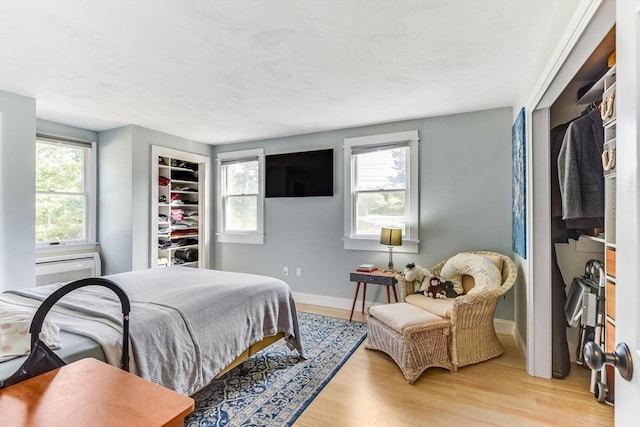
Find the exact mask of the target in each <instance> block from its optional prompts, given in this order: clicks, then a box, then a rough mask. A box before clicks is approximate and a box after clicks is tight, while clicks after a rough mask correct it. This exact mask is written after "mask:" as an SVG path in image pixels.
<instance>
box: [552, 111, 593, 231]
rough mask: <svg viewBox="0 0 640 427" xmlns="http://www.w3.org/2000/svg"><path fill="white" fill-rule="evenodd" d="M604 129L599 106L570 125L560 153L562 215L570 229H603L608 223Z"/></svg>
mask: <svg viewBox="0 0 640 427" xmlns="http://www.w3.org/2000/svg"><path fill="white" fill-rule="evenodd" d="M603 143H604V131H603V127H602V118H601V117H600V112H599V111H598V110H597V109H591V110H590V111H589V112H587V113H586V114H585V115H584V116H582V117H580V118H578V119H576V120H574V121H573V122H571V123H570V124H569V126H568V127H567V131H566V132H565V135H564V139H563V141H562V147H561V148H560V153H559V154H558V180H559V183H560V193H561V198H562V218H563V219H564V220H566V221H567V227H568V228H601V227H602V226H603V225H604V174H603V169H602V161H601V154H602V146H603Z"/></svg>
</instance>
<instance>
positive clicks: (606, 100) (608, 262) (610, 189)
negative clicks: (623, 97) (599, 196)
mask: <svg viewBox="0 0 640 427" xmlns="http://www.w3.org/2000/svg"><path fill="white" fill-rule="evenodd" d="M615 94H616V66H615V65H613V66H612V67H611V68H610V69H609V71H607V73H606V74H605V76H604V91H603V94H602V106H603V107H602V111H603V113H602V117H603V121H602V125H603V126H604V147H603V162H602V163H603V168H604V169H605V170H604V174H605V179H604V183H605V187H604V188H605V235H604V240H605V242H604V247H605V259H604V268H605V274H606V291H605V300H606V305H605V307H606V308H605V314H606V317H605V318H606V322H605V351H606V352H607V353H611V352H613V351H614V350H615V347H616V333H615V328H616V321H615V319H616V307H615V303H616V292H615V291H616V169H615V150H616V108H615V105H616V103H615ZM605 153H606V154H605ZM606 370H607V372H606V378H607V386H608V389H609V390H608V392H607V401H613V396H614V394H613V391H614V390H613V388H614V387H613V379H614V378H615V375H614V369H613V368H612V367H611V366H610V365H606Z"/></svg>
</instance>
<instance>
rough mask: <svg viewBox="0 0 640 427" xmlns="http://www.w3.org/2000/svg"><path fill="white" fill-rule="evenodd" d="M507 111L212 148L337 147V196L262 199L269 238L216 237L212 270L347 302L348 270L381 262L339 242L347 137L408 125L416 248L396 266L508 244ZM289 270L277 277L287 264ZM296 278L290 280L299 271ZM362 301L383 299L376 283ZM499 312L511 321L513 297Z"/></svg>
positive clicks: (505, 249) (380, 256)
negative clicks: (415, 138)
mask: <svg viewBox="0 0 640 427" xmlns="http://www.w3.org/2000/svg"><path fill="white" fill-rule="evenodd" d="M511 121H512V111H511V108H502V109H494V110H487V111H478V112H471V113H463V114H455V115H449V116H441V117H433V118H425V119H417V120H408V121H402V122H395V123H387V124H380V125H372V126H365V127H359V128H350V129H342V130H336V131H331V132H321V133H314V134H307V135H300V136H293V137H286V138H274V139H268V140H263V141H253V142H250V143H242V144H229V145H222V146H216V147H215V150H216V153H217V152H225V151H236V150H241V149H249V148H257V147H263V148H264V149H265V154H267V155H268V154H277V153H284V152H291V151H303V150H312V149H321V148H333V149H334V152H335V194H334V196H333V197H307V198H283V199H279V198H277V199H266V201H265V244H264V245H243V244H232V243H218V244H216V251H215V263H214V264H213V265H214V266H215V268H217V269H222V270H230V271H241V272H249V273H255V274H265V275H269V276H275V277H279V278H281V279H283V280H285V281H286V282H287V283H289V285H290V286H291V288H292V290H293V291H294V292H300V293H308V294H315V295H322V296H329V297H337V298H345V299H351V298H353V292H354V284H353V283H351V282H349V272H350V271H351V270H352V269H353V268H354V267H355V266H357V265H359V264H362V263H374V264H376V265H378V266H386V264H387V260H388V255H387V252H386V248H384V247H381V251H380V252H368V251H349V250H345V249H344V247H343V241H342V237H343V235H344V230H343V215H344V213H343V210H344V191H343V183H344V176H343V162H344V155H343V150H342V145H343V140H344V138H347V137H356V136H366V135H375V134H382V133H389V132H400V131H407V130H415V129H417V130H418V131H419V135H420V166H419V167H420V241H421V243H420V249H419V253H418V254H406V253H394V264H395V265H396V267H398V266H403V265H405V264H406V263H408V262H416V263H417V264H419V265H422V266H424V267H430V266H432V265H434V264H436V263H437V262H439V261H440V260H442V259H444V258H446V257H449V256H451V255H454V254H455V253H457V252H459V251H466V250H491V251H496V252H501V253H504V254H506V255H508V256H513V252H512V250H511ZM284 266H287V267H289V276H286V277H285V276H283V267H284ZM298 267H300V268H301V269H302V277H297V276H296V274H295V273H296V268H298ZM367 295H368V297H367V299H372V300H373V299H375V300H378V301H384V300H385V298H386V297H385V296H384V293H383V290H382V289H380V287H376V286H370V287H369V289H368V290H367ZM496 317H497V318H501V319H507V320H513V293H512V292H511V293H509V294H508V295H507V296H506V298H505V299H504V300H503V301H501V302H500V303H499V305H498V309H497V312H496Z"/></svg>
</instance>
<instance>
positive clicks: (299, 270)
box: [296, 267, 302, 277]
mask: <svg viewBox="0 0 640 427" xmlns="http://www.w3.org/2000/svg"><path fill="white" fill-rule="evenodd" d="M296 276H298V277H302V268H300V267H298V268H296Z"/></svg>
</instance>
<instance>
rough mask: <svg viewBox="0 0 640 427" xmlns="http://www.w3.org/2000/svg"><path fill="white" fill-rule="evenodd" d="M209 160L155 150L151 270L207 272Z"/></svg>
mask: <svg viewBox="0 0 640 427" xmlns="http://www.w3.org/2000/svg"><path fill="white" fill-rule="evenodd" d="M207 166H208V158H206V157H204V156H199V155H195V154H192V153H186V152H180V151H178V150H172V149H167V148H163V147H158V146H154V147H153V149H152V171H153V175H154V176H153V177H152V178H153V179H152V192H151V193H152V194H151V198H152V201H151V206H152V207H153V209H152V210H151V216H152V218H151V267H165V266H177V265H179V266H185V267H200V268H206V259H207V257H208V256H207V248H208V244H207V240H208V239H206V236H205V230H206V229H207V227H206V224H207V221H206V209H205V206H206V202H205V200H206V198H205V194H206V189H205V187H206V181H205V176H206V175H207V173H206V169H207Z"/></svg>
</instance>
